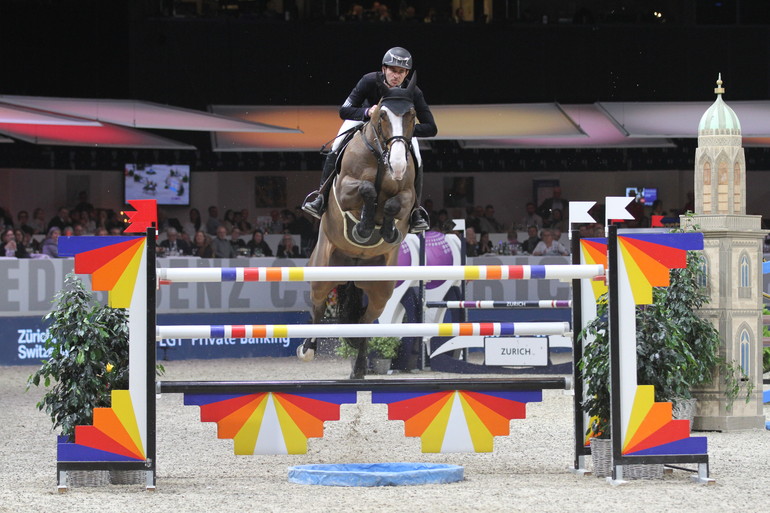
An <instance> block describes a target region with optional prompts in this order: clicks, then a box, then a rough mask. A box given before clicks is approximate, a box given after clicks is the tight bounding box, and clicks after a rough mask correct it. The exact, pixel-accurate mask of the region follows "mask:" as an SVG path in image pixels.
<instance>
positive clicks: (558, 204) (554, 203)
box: [537, 185, 569, 226]
mask: <svg viewBox="0 0 770 513" xmlns="http://www.w3.org/2000/svg"><path fill="white" fill-rule="evenodd" d="M551 194H552V196H551V197H550V198H546V199H544V200H543V202H542V203H541V204H540V206H539V207H537V213H538V214H539V215H540V217H542V218H543V222H544V223H545V225H546V226H547V225H548V221H550V219H551V212H553V210H554V209H557V208H558V209H560V210H561V213H562V214H563V217H567V215H566V213H567V208H568V206H569V202H568V201H567V200H566V199H564V198H562V197H561V187H559V186H558V185H557V186H555V187H554V188H553V190H552V192H551Z"/></svg>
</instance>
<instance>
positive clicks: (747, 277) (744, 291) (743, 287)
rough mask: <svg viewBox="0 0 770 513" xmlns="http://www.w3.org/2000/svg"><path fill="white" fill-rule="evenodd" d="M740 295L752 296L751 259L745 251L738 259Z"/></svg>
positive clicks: (743, 296) (742, 296) (744, 296)
mask: <svg viewBox="0 0 770 513" xmlns="http://www.w3.org/2000/svg"><path fill="white" fill-rule="evenodd" d="M738 297H740V298H751V259H750V258H749V256H748V255H747V254H745V253H743V254H742V255H741V257H740V259H739V260H738Z"/></svg>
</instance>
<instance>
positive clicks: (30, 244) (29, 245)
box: [16, 228, 41, 255]
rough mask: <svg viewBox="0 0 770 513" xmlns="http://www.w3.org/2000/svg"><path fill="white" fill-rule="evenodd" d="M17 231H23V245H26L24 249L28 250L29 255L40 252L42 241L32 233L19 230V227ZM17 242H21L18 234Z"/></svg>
mask: <svg viewBox="0 0 770 513" xmlns="http://www.w3.org/2000/svg"><path fill="white" fill-rule="evenodd" d="M16 231H17V232H19V233H21V245H22V247H24V251H26V252H27V254H28V255H33V254H37V253H40V249H41V246H40V243H39V242H38V241H36V240H35V239H33V238H32V235H31V234H30V233H28V232H25V231H23V230H19V229H18V228H17V229H16ZM16 244H19V237H18V235H17V236H16Z"/></svg>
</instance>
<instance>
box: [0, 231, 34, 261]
mask: <svg viewBox="0 0 770 513" xmlns="http://www.w3.org/2000/svg"><path fill="white" fill-rule="evenodd" d="M0 244H2V246H3V253H2V256H4V257H13V258H29V254H28V253H27V251H26V250H25V249H24V246H22V245H21V244H17V243H16V235H15V234H14V232H13V228H6V229H5V230H3V236H2V239H1V240H0Z"/></svg>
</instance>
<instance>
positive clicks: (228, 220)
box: [222, 209, 235, 233]
mask: <svg viewBox="0 0 770 513" xmlns="http://www.w3.org/2000/svg"><path fill="white" fill-rule="evenodd" d="M222 224H223V225H225V228H227V233H230V232H232V231H233V227H234V226H235V212H233V211H232V210H229V209H228V210H225V218H224V220H223V221H222Z"/></svg>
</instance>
